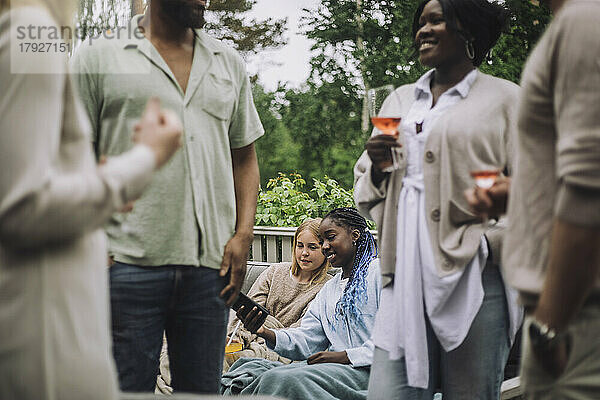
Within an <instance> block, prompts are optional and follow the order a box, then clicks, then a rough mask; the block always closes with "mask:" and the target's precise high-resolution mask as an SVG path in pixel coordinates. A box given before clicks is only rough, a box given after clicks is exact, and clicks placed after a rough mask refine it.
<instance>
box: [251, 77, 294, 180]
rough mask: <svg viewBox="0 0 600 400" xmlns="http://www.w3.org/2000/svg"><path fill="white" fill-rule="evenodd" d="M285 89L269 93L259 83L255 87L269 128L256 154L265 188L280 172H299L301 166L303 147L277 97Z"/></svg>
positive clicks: (258, 107) (258, 145) (265, 124)
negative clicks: (283, 117)
mask: <svg viewBox="0 0 600 400" xmlns="http://www.w3.org/2000/svg"><path fill="white" fill-rule="evenodd" d="M281 90H283V89H279V90H278V91H275V92H265V90H264V88H263V87H262V86H260V85H259V84H257V83H255V84H254V85H253V88H252V92H253V96H254V104H255V105H256V109H257V111H258V115H259V117H260V120H261V122H262V124H263V127H264V128H265V135H264V136H263V137H261V138H260V139H258V140H257V141H256V153H257V155H258V165H259V168H260V176H261V185H262V186H263V187H264V186H266V185H267V182H268V181H269V179H270V178H273V177H275V176H277V174H278V173H279V172H283V173H291V172H297V171H298V170H299V166H300V160H301V156H300V151H301V146H300V144H299V143H296V142H295V141H294V139H293V138H292V135H291V134H290V131H289V129H288V128H287V127H286V126H285V124H284V123H283V122H282V121H281V115H280V114H279V109H280V106H281V105H280V104H279V102H278V99H277V97H278V96H280V95H281V94H282V93H281Z"/></svg>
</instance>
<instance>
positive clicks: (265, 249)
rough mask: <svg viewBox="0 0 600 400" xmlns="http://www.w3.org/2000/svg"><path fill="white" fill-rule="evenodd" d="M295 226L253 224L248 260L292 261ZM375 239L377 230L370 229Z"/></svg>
mask: <svg viewBox="0 0 600 400" xmlns="http://www.w3.org/2000/svg"><path fill="white" fill-rule="evenodd" d="M295 233H296V228H294V227H291V228H279V227H272V226H255V227H254V240H253V241H252V249H251V251H250V258H249V260H250V261H254V262H268V263H275V262H282V261H292V245H293V243H294V234H295ZM371 233H372V234H373V236H375V240H377V231H371Z"/></svg>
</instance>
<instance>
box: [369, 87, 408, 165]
mask: <svg viewBox="0 0 600 400" xmlns="http://www.w3.org/2000/svg"><path fill="white" fill-rule="evenodd" d="M393 93H394V86H392V85H385V86H381V87H377V88H374V89H369V91H368V92H367V102H368V105H369V116H370V117H371V123H372V124H373V126H374V127H375V129H376V130H378V131H379V132H381V133H382V134H384V135H390V136H393V137H395V138H396V139H398V125H399V124H400V120H401V118H400V116H399V115H398V112H399V111H398V109H393V108H392V107H390V106H389V104H388V103H386V99H388V98H390V96H391V95H392V94H393ZM384 105H385V106H384ZM391 151H392V163H391V164H390V165H389V166H386V167H384V168H383V171H384V172H391V171H393V170H396V169H398V167H399V165H400V163H399V160H400V148H398V147H393V148H392V149H391Z"/></svg>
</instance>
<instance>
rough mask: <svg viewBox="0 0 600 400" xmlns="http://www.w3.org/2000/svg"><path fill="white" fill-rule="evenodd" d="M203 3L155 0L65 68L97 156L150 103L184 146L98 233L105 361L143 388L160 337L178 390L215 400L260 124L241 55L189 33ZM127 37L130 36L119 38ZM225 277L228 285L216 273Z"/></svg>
mask: <svg viewBox="0 0 600 400" xmlns="http://www.w3.org/2000/svg"><path fill="white" fill-rule="evenodd" d="M205 6H206V1H205V0H152V2H150V4H149V7H148V10H147V12H146V13H145V15H138V16H136V17H134V18H133V20H132V21H131V24H130V26H129V29H127V30H126V32H124V31H120V32H119V33H120V34H119V35H116V34H113V35H111V36H108V35H107V34H105V35H104V37H103V38H100V39H97V40H92V41H90V42H89V43H86V44H85V45H83V46H82V47H81V48H80V49H79V50H78V53H77V54H76V56H75V58H74V60H73V66H74V69H75V71H76V72H78V73H79V75H78V77H79V79H78V80H79V88H80V92H81V94H82V98H83V100H84V103H85V105H86V108H87V111H88V114H89V117H90V119H91V121H92V126H93V127H94V132H93V134H94V135H93V140H94V144H95V147H96V151H97V155H98V156H100V155H107V156H110V155H112V154H113V153H118V152H121V151H123V150H124V149H125V148H126V147H127V146H129V141H130V139H129V129H128V127H130V126H132V125H133V124H134V123H135V119H136V118H137V117H138V116H139V115H140V107H141V106H142V105H143V104H144V103H145V102H146V99H147V98H148V97H150V96H157V97H159V98H160V99H161V101H162V103H163V104H164V105H165V107H168V108H170V109H172V110H176V112H177V113H178V114H179V117H180V118H181V120H182V121H183V127H184V135H183V136H184V140H183V142H184V143H183V149H182V151H181V152H179V153H178V154H176V155H175V157H174V158H173V159H172V160H171V162H169V163H168V164H167V165H166V166H165V168H164V169H163V170H162V171H161V172H160V173H159V174H157V176H156V177H155V178H154V180H153V182H152V184H151V185H150V187H149V189H148V191H147V192H146V193H145V195H144V196H142V198H140V199H139V200H138V201H137V202H136V203H135V206H134V208H133V210H132V211H131V212H130V213H128V214H126V215H117V216H115V217H114V218H113V220H112V221H111V223H110V224H109V225H108V226H107V234H108V237H109V252H110V256H111V257H113V259H114V261H115V263H114V264H113V265H112V267H111V268H110V284H111V305H112V318H113V342H114V355H115V359H116V362H117V369H118V372H119V380H120V385H121V389H122V390H124V391H152V390H153V389H154V386H155V382H156V376H157V373H158V365H159V364H158V363H159V354H160V349H161V345H162V336H163V331H166V335H167V341H168V350H169V358H170V366H171V372H172V377H173V380H172V386H173V388H174V390H175V391H186V392H194V393H206V392H213V393H214V392H217V391H218V387H219V380H220V371H221V369H222V362H223V354H224V347H225V329H226V323H227V316H228V310H227V307H226V303H227V305H230V304H231V303H232V302H233V300H234V299H235V297H236V296H237V294H238V292H239V289H240V287H241V283H242V281H243V278H244V275H245V268H246V257H247V255H248V250H249V245H250V243H251V241H252V238H253V225H254V213H255V210H256V198H257V192H258V183H259V175H258V163H257V159H256V153H255V150H254V141H255V140H256V139H258V138H259V137H260V136H261V135H262V134H263V128H262V125H261V123H260V120H259V118H258V114H257V112H256V109H255V107H254V103H253V101H252V94H251V87H250V83H249V80H248V76H247V73H246V70H245V64H244V62H243V60H242V59H241V57H240V56H239V55H238V54H237V52H235V51H234V50H233V49H231V48H229V47H227V46H225V45H224V44H223V43H221V42H219V41H217V40H215V39H213V38H211V37H209V36H208V35H207V34H206V33H205V32H203V31H202V30H200V29H198V28H200V27H201V26H202V25H203V22H204V18H203V15H204V8H205ZM128 33H129V34H128ZM228 271H231V275H230V278H229V281H228V282H224V279H223V276H224V275H225V274H226V273H227V272H228Z"/></svg>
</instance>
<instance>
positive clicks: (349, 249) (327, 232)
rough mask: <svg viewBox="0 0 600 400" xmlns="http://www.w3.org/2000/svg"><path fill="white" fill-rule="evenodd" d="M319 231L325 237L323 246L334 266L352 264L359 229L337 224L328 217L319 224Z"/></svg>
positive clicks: (325, 253)
mask: <svg viewBox="0 0 600 400" xmlns="http://www.w3.org/2000/svg"><path fill="white" fill-rule="evenodd" d="M319 233H320V235H321V237H322V238H323V244H322V245H321V248H322V250H323V254H324V255H325V257H327V259H328V260H329V262H330V263H331V265H333V266H334V267H342V268H344V267H346V268H349V267H351V266H352V262H353V261H354V255H355V253H356V246H354V244H353V242H354V241H356V240H357V239H358V237H359V233H358V230H356V229H354V230H350V229H348V228H345V227H341V226H338V225H336V224H335V223H334V222H333V221H332V220H331V219H330V218H326V219H324V220H323V222H321V225H320V226H319Z"/></svg>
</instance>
